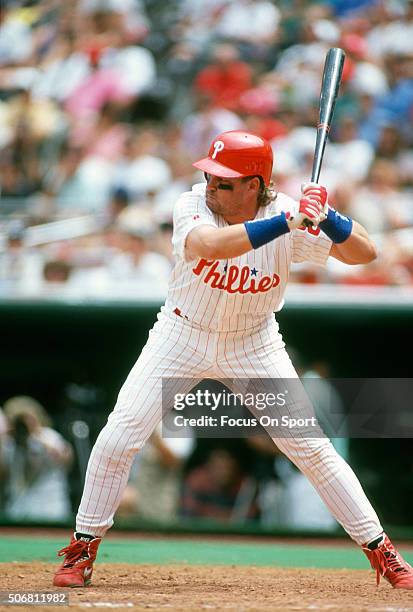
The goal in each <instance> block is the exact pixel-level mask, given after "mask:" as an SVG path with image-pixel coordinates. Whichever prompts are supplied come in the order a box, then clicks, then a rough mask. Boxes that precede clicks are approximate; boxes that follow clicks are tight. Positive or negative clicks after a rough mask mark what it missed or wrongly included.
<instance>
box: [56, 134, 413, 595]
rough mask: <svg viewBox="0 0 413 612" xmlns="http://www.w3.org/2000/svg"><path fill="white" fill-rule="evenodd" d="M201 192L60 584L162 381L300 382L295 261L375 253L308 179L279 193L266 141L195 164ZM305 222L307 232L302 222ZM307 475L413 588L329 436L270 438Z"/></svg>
mask: <svg viewBox="0 0 413 612" xmlns="http://www.w3.org/2000/svg"><path fill="white" fill-rule="evenodd" d="M194 166H195V167H196V168H199V169H201V170H203V172H204V173H205V178H206V184H197V185H194V186H193V188H192V191H190V192H188V193H184V194H182V195H181V197H180V198H179V199H178V201H177V203H176V205H175V209H174V233H173V247H174V252H175V256H176V265H175V268H174V270H173V272H172V275H171V279H170V284H169V290H168V296H167V299H166V303H165V305H164V306H163V307H162V308H161V311H160V313H159V314H158V320H157V322H156V323H155V325H154V327H153V328H152V330H151V331H150V333H149V338H148V341H147V343H146V346H145V347H144V349H143V351H142V353H141V355H140V357H139V359H138V360H137V362H136V363H135V365H134V366H133V368H132V370H131V372H130V374H129V376H128V377H127V379H126V381H125V383H124V385H123V387H122V388H121V391H120V393H119V397H118V400H117V403H116V406H115V408H114V410H113V412H112V413H111V414H110V416H109V418H108V422H107V424H106V426H105V427H104V428H103V430H102V431H101V433H100V435H99V437H98V439H97V441H96V444H95V446H94V448H93V451H92V453H91V456H90V459H89V465H88V469H87V474H86V481H85V488H84V492H83V496H82V500H81V503H80V507H79V511H78V514H77V520H76V531H75V533H74V535H73V537H72V539H71V542H70V544H69V545H68V546H67V547H66V548H64V549H62V550H61V551H59V553H58V554H59V556H63V555H64V557H65V558H64V561H63V563H62V565H61V566H60V567H59V569H58V570H57V572H56V574H55V577H54V585H55V586H60V587H68V586H71V587H73V586H79V587H81V586H86V585H89V584H90V581H91V576H92V571H93V562H94V560H95V558H96V554H97V550H98V547H99V544H100V542H101V538H102V537H103V536H104V535H105V533H106V531H107V530H108V529H109V528H110V527H111V526H112V524H113V517H114V514H115V512H116V510H117V508H118V505H119V503H120V500H121V497H122V493H123V490H124V488H125V486H126V483H127V480H128V475H129V470H130V466H131V463H132V460H133V458H134V455H135V454H136V452H138V451H139V449H141V448H142V446H143V445H144V444H145V442H146V440H147V439H148V438H149V436H150V435H151V433H152V432H153V430H154V429H155V427H156V426H157V424H158V423H159V421H160V419H161V415H162V408H161V393H162V379H163V378H168V379H170V378H177V385H176V393H187V392H189V391H190V389H191V388H192V387H193V386H194V385H195V384H196V382H197V381H199V380H201V379H203V378H216V379H219V380H222V379H234V380H236V379H260V378H261V379H275V378H284V379H292V378H297V374H296V372H295V369H294V367H293V365H292V363H291V361H290V359H289V357H288V354H287V352H286V350H285V347H284V343H283V340H282V337H281V335H280V333H279V330H278V324H277V321H276V319H275V318H274V314H273V313H274V312H277V311H278V310H280V309H281V308H282V305H283V296H284V292H285V289H286V285H287V282H288V275H289V270H290V265H291V263H292V262H303V261H309V262H314V263H317V264H324V263H325V262H326V260H327V258H328V257H329V256H332V257H335V258H336V259H339V260H340V261H342V262H344V263H347V264H365V263H368V262H370V261H372V260H373V259H374V258H375V257H376V253H375V248H374V246H373V244H372V242H371V241H370V238H369V236H368V234H367V232H366V230H365V229H364V228H363V227H362V226H361V225H359V224H358V223H356V222H355V221H352V220H351V219H350V218H348V217H345V216H343V215H340V213H338V212H337V211H336V210H334V209H333V208H331V207H330V206H329V205H328V202H327V191H326V189H325V188H324V187H322V186H319V185H316V184H314V183H309V184H306V185H304V186H303V188H302V197H301V199H300V200H299V202H296V201H294V200H292V199H291V198H290V197H288V196H287V195H284V194H282V193H276V192H275V191H274V189H273V185H272V183H271V173H272V166H273V155H272V150H271V146H270V145H269V143H268V142H266V141H265V140H263V139H262V138H259V137H258V136H255V135H253V134H250V133H247V132H242V131H231V132H224V133H223V134H221V135H219V136H218V137H217V138H216V139H215V140H214V141H213V142H212V144H211V147H210V149H209V153H208V157H206V158H204V159H201V160H200V161H198V162H196V163H195V164H194ZM308 222H309V223H310V227H305V224H306V223H308ZM274 442H275V443H276V445H277V446H278V448H279V449H280V450H281V451H283V452H284V453H285V455H286V456H287V457H289V459H291V461H292V462H293V463H294V464H295V465H296V466H297V467H298V468H299V469H300V470H301V471H302V472H303V473H304V474H305V475H306V476H307V478H308V479H309V480H310V481H311V483H312V484H313V485H314V487H315V488H316V489H317V491H318V493H319V494H320V496H321V498H322V499H323V500H324V502H325V504H326V505H327V507H328V508H329V510H330V512H331V513H332V514H333V516H334V517H335V518H336V519H337V521H338V522H339V523H340V524H341V525H342V526H343V527H344V529H345V530H346V531H347V533H348V534H349V536H350V537H351V538H352V539H353V540H354V541H355V542H356V543H357V544H359V545H361V546H362V549H363V551H364V552H365V553H366V555H367V557H368V558H369V560H370V563H371V565H372V567H373V568H374V569H376V570H377V582H379V580H380V576H384V577H385V578H386V579H387V580H388V581H389V582H390V583H391V584H392V586H393V587H395V588H404V589H413V569H412V568H411V567H410V565H409V564H408V563H406V561H404V559H403V558H402V557H401V556H400V554H399V553H398V552H397V551H396V550H395V548H394V546H393V545H392V543H391V542H390V540H389V538H388V537H387V536H386V534H385V533H384V532H383V528H382V526H381V524H380V521H379V519H378V517H377V515H376V513H375V511H374V510H373V508H372V506H371V504H370V502H369V501H368V499H367V497H366V495H365V493H364V491H363V489H362V488H361V485H360V483H359V481H358V479H357V477H356V476H355V474H354V472H353V471H352V469H351V468H350V467H349V466H348V465H347V463H346V462H345V461H344V460H343V459H342V457H341V456H339V455H338V454H337V452H336V451H335V449H334V447H333V446H332V444H331V443H330V441H329V440H328V439H327V438H325V437H320V438H310V437H303V436H301V437H299V436H297V437H294V436H292V437H283V438H275V437H274Z"/></svg>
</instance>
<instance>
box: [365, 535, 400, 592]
mask: <svg viewBox="0 0 413 612" xmlns="http://www.w3.org/2000/svg"><path fill="white" fill-rule="evenodd" d="M369 552H370V554H371V555H372V556H371V564H372V566H373V567H374V568H375V570H376V583H377V586H378V585H379V584H380V578H381V576H384V574H385V573H386V571H387V570H388V569H390V570H391V571H392V572H405V573H408V569H407V568H406V567H405V566H404V565H403V563H402V562H401V560H400V558H399V555H398V554H397V553H396V552H394V551H393V550H391V549H389V548H387V546H386V545H385V544H383V545H382V546H380V547H379V548H376V549H375V550H371V551H369Z"/></svg>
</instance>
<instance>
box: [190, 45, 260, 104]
mask: <svg viewBox="0 0 413 612" xmlns="http://www.w3.org/2000/svg"><path fill="white" fill-rule="evenodd" d="M251 85H252V70H251V68H250V67H249V66H248V64H247V63H245V62H242V61H241V60H240V56H239V52H238V50H237V48H236V47H235V46H234V45H229V44H228V43H226V44H218V45H216V46H215V47H214V49H213V52H212V61H211V63H210V64H208V65H207V66H205V68H203V69H202V70H201V71H200V72H199V73H198V75H197V77H196V79H195V83H194V88H195V93H196V94H198V95H201V96H206V97H207V98H208V99H209V101H210V103H211V105H212V106H218V107H222V108H226V109H228V110H235V111H236V110H237V109H238V107H239V99H240V97H241V95H242V94H243V93H244V92H245V91H247V89H249V88H250V87H251Z"/></svg>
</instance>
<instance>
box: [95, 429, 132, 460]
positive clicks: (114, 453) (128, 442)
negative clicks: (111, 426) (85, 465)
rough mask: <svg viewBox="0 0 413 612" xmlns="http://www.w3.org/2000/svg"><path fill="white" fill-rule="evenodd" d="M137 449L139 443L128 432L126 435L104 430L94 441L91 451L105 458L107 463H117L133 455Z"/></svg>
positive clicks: (117, 431)
mask: <svg viewBox="0 0 413 612" xmlns="http://www.w3.org/2000/svg"><path fill="white" fill-rule="evenodd" d="M124 434H126V435H124ZM139 448H140V445H139V443H138V442H137V440H136V439H135V437H134V436H131V435H130V432H129V434H127V432H121V431H119V430H116V431H112V430H106V428H104V429H103V430H102V431H101V433H100V435H99V437H98V439H97V440H96V444H95V447H94V449H93V450H94V451H95V453H97V454H98V455H99V456H101V457H105V458H106V460H107V461H109V462H115V463H117V462H119V461H120V460H122V459H123V458H125V457H128V456H129V455H133V454H135V453H136V452H137V451H138V450H139Z"/></svg>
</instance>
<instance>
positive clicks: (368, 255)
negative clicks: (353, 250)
mask: <svg viewBox="0 0 413 612" xmlns="http://www.w3.org/2000/svg"><path fill="white" fill-rule="evenodd" d="M361 257H362V259H363V261H360V263H362V264H368V263H371V262H372V261H374V260H375V259H377V249H376V247H375V246H374V244H373V243H372V242H369V243H368V244H367V245H366V248H365V249H364V251H363V253H362V254H361Z"/></svg>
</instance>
